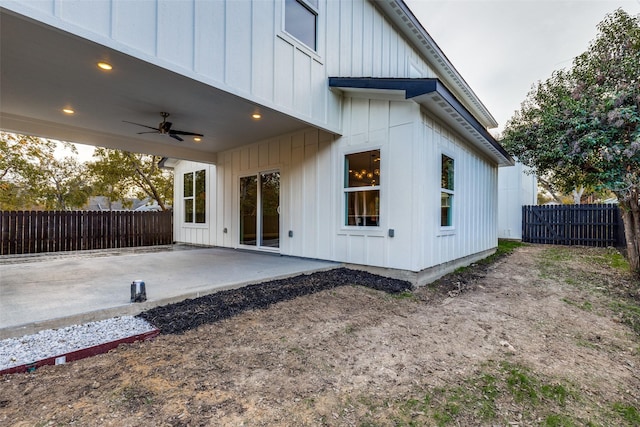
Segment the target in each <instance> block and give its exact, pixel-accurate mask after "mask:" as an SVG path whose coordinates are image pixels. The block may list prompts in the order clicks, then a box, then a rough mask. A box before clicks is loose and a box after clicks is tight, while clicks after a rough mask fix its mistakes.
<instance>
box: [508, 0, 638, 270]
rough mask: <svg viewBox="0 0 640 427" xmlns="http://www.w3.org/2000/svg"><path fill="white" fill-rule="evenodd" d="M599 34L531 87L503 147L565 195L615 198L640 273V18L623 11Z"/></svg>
mask: <svg viewBox="0 0 640 427" xmlns="http://www.w3.org/2000/svg"><path fill="white" fill-rule="evenodd" d="M598 30H599V32H598V35H597V37H596V38H595V39H594V40H593V41H592V42H591V44H590V46H589V48H588V50H587V51H586V52H584V53H583V54H582V55H580V56H578V57H577V58H576V59H575V60H574V62H573V66H572V67H571V68H570V69H569V70H561V71H556V72H554V73H553V74H552V76H551V77H550V78H549V79H547V80H546V81H544V82H540V83H538V84H537V85H535V86H534V87H533V89H532V91H531V92H530V93H529V95H528V96H527V99H526V100H525V101H524V102H523V104H522V106H521V109H520V111H518V112H516V114H515V115H514V117H513V118H512V119H511V120H510V121H509V122H508V123H507V126H506V129H505V132H504V138H503V139H502V144H503V145H504V147H505V148H506V149H507V150H509V151H510V152H511V153H512V154H514V155H515V156H517V157H518V159H519V160H520V161H521V162H522V163H524V164H525V165H527V166H529V167H531V168H533V169H534V170H535V172H536V174H537V175H538V176H545V177H548V178H549V182H551V184H552V185H553V186H554V187H555V188H557V189H559V190H561V191H564V192H566V193H570V192H571V191H572V190H573V189H576V188H581V187H593V188H597V189H602V190H609V191H611V192H612V193H614V194H615V195H616V197H617V198H618V201H619V203H620V207H621V209H622V213H623V221H624V225H625V237H626V240H627V256H628V258H629V261H630V265H631V268H632V269H633V270H634V271H636V272H640V258H639V255H640V252H639V247H640V207H639V205H638V200H639V197H640V21H639V18H638V17H632V16H630V15H628V14H627V13H626V12H624V11H623V10H621V9H618V10H616V11H615V12H613V13H611V14H609V15H607V17H605V19H604V20H603V21H602V22H601V23H600V24H599V26H598Z"/></svg>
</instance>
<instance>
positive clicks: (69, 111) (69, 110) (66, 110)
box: [62, 108, 75, 114]
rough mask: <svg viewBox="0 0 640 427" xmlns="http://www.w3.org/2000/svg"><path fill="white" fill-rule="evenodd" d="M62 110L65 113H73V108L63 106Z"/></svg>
mask: <svg viewBox="0 0 640 427" xmlns="http://www.w3.org/2000/svg"><path fill="white" fill-rule="evenodd" d="M62 112H63V113H65V114H75V111H74V110H73V108H63V109H62Z"/></svg>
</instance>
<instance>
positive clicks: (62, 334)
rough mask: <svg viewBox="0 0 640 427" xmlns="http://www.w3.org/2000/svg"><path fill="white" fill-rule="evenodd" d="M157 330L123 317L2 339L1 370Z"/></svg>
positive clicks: (145, 322)
mask: <svg viewBox="0 0 640 427" xmlns="http://www.w3.org/2000/svg"><path fill="white" fill-rule="evenodd" d="M154 329H155V328H154V327H153V325H151V324H150V323H149V322H147V321H146V320H144V319H140V318H139V317H133V316H122V317H114V318H112V319H107V320H101V321H98V322H90V323H85V324H83V325H73V326H68V327H66V328H61V329H46V330H44V331H40V332H38V333H37V334H33V335H25V336H22V337H18V338H7V339H4V340H0V371H1V370H4V369H7V368H12V367H14V366H20V365H25V364H28V363H33V362H37V361H39V360H42V359H47V358H49V357H54V356H60V355H63V354H66V353H70V352H72V351H76V350H82V349H83V348H87V347H93V346H95V345H100V344H105V343H108V342H111V341H115V340H119V339H122V338H127V337H131V336H134V335H139V334H144V333H146V332H151V331H153V330H154Z"/></svg>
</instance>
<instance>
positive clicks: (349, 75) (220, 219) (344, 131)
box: [0, 0, 513, 283]
mask: <svg viewBox="0 0 640 427" xmlns="http://www.w3.org/2000/svg"><path fill="white" fill-rule="evenodd" d="M0 5H1V6H2V8H3V9H0V13H1V16H0V17H1V18H2V25H1V26H0V31H1V34H0V36H1V38H2V49H1V51H0V54H1V55H2V58H1V59H2V61H0V66H1V67H2V70H1V71H2V81H1V83H2V87H3V94H2V98H3V99H2V102H1V111H0V113H1V114H2V115H1V116H0V119H1V122H0V127H3V128H4V129H6V130H12V131H16V132H23V133H32V134H38V135H45V136H48V137H51V138H57V139H64V140H71V141H74V142H83V143H90V144H95V145H103V146H107V147H112V148H124V149H128V150H130V151H139V152H147V153H151V154H160V155H163V156H165V157H169V158H172V159H183V161H176V162H173V165H174V168H175V172H176V175H175V176H176V179H175V183H176V189H175V194H174V212H175V221H174V222H175V224H176V225H175V226H176V234H175V235H176V240H178V241H182V242H190V243H197V244H204V245H215V246H221V247H228V248H242V249H251V250H257V251H265V252H275V253H280V254H282V255H290V256H299V257H309V258H318V259H325V260H333V261H339V262H344V263H347V264H353V265H359V266H366V267H371V268H380V270H379V271H383V272H387V273H389V274H392V273H393V272H398V273H400V274H402V275H403V276H404V277H407V278H409V279H411V280H413V281H414V282H416V283H425V282H427V281H429V280H432V279H433V278H435V277H437V276H438V275H440V274H442V273H444V272H447V271H450V270H452V269H454V268H456V267H458V266H461V265H465V264H469V263H471V262H473V261H475V260H477V259H479V258H482V257H484V256H486V255H488V254H489V253H491V252H492V251H493V250H494V249H495V248H496V245H497V237H498V167H500V166H509V165H512V164H513V160H512V159H511V157H510V156H509V155H508V154H507V153H506V152H505V151H504V149H503V148H502V147H501V146H500V145H499V144H498V143H497V142H496V141H495V140H494V139H493V138H492V137H491V135H490V134H489V132H488V131H487V129H488V128H492V127H495V126H497V123H496V121H495V119H494V118H493V117H492V116H491V114H490V113H489V111H488V110H487V109H486V107H485V106H484V105H483V104H482V102H481V101H480V100H479V99H478V98H477V96H476V95H475V93H474V92H473V91H472V89H471V88H470V87H469V85H468V84H467V83H466V82H465V81H464V79H463V78H462V77H461V76H460V74H459V73H458V71H457V70H456V69H455V68H454V66H453V65H452V64H451V63H450V62H449V60H448V59H447V57H446V56H445V54H444V53H443V52H442V51H441V50H440V48H439V47H438V46H437V44H436V43H435V42H434V41H433V39H432V38H431V37H430V36H429V34H428V33H427V32H426V31H425V29H424V28H423V27H422V25H421V24H420V22H418V20H417V19H416V17H415V16H414V15H413V14H412V13H411V11H410V10H409V8H408V7H407V5H406V4H405V3H404V2H403V1H401V0H376V1H371V0H330V1H327V0H272V1H265V0H253V1H250V0H247V1H236V0H227V1H216V2H209V1H197V0H193V1H189V0H184V1H181V2H170V1H163V0H157V1H147V2H129V1H126V2H125V1H117V0H112V1H108V0H105V1H101V2H82V1H65V0H50V1H44V0H32V1H29V0H26V1H25V0H21V1H13V0H11V1H9V0H2V1H1V2H0ZM99 60H103V61H105V62H111V63H113V66H114V68H113V71H110V72H103V71H101V70H97V68H96V67H93V65H92V66H91V67H89V65H91V64H92V63H95V62H97V61H99ZM34 61H37V63H38V64H39V66H38V67H34V66H33V64H34ZM4 88H10V90H6V89H4ZM44 95H46V96H44ZM66 104H69V107H67V108H68V109H70V108H71V107H75V108H77V109H79V110H81V111H80V112H76V114H71V113H67V115H63V114H62V113H59V112H57V111H56V109H55V108H58V107H59V108H62V106H63V105H66ZM161 111H162V112H164V111H166V112H170V113H171V118H170V119H169V120H171V121H173V129H180V130H181V131H184V132H182V133H178V134H175V133H174V134H172V133H171V126H172V125H171V124H167V123H165V122H164V121H163V122H161V123H160V124H159V125H158V127H157V129H158V131H157V132H156V133H157V134H153V131H151V134H148V133H145V134H138V132H140V131H147V130H148V129H144V128H141V127H139V126H138V125H136V124H135V123H138V124H142V125H145V126H147V127H150V128H151V129H155V124H154V123H157V122H158V121H159V119H160V116H159V112H161ZM124 121H126V122H127V123H123V122H124ZM149 124H153V126H149ZM189 133H198V134H203V135H204V137H203V138H202V140H201V141H200V140H199V141H197V143H195V141H192V140H191V138H190V137H191V136H192V135H189ZM176 135H177V136H180V135H182V137H183V139H185V141H183V142H181V143H179V142H177V141H176V138H175V136H176ZM167 136H173V137H174V138H167ZM202 164H206V166H203V165H202Z"/></svg>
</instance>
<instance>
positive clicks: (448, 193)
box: [440, 154, 455, 227]
mask: <svg viewBox="0 0 640 427" xmlns="http://www.w3.org/2000/svg"><path fill="white" fill-rule="evenodd" d="M454 177H455V164H454V160H453V158H451V157H449V156H447V155H445V154H442V161H441V169H440V226H441V227H453V209H454V198H455V187H454Z"/></svg>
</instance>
